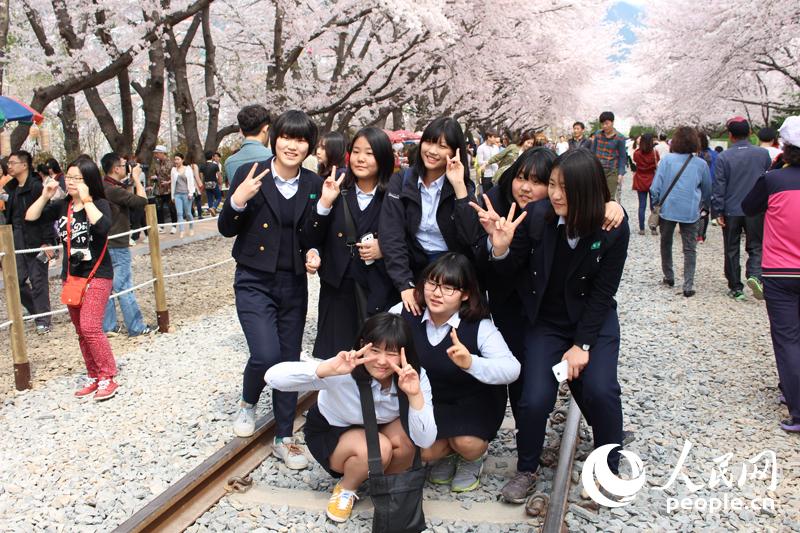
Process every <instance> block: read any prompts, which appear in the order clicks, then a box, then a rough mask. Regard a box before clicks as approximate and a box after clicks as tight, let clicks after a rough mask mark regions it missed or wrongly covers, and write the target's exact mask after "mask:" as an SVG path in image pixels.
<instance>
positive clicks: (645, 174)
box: [633, 133, 659, 235]
mask: <svg viewBox="0 0 800 533" xmlns="http://www.w3.org/2000/svg"><path fill="white" fill-rule="evenodd" d="M658 161H659V157H658V152H656V151H655V149H654V147H653V134H652V133H645V134H644V135H642V139H641V141H640V143H639V148H637V149H636V151H635V152H633V163H634V164H635V165H636V172H634V174H633V190H634V191H636V194H637V195H638V196H639V235H644V222H645V213H646V211H647V199H648V198H650V210H651V211H652V210H653V199H652V195H651V194H650V186H651V185H652V184H653V178H654V177H655V175H656V166H658ZM651 231H652V233H653V235H657V234H658V230H656V229H655V228H651Z"/></svg>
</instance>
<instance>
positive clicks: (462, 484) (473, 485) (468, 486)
mask: <svg viewBox="0 0 800 533" xmlns="http://www.w3.org/2000/svg"><path fill="white" fill-rule="evenodd" d="M482 470H483V457H478V458H477V459H475V460H474V461H466V460H464V458H463V457H459V458H458V465H457V466H456V473H455V475H454V476H453V482H452V484H451V485H450V490H451V491H452V492H469V491H471V490H475V489H477V488H478V487H480V485H481V471H482Z"/></svg>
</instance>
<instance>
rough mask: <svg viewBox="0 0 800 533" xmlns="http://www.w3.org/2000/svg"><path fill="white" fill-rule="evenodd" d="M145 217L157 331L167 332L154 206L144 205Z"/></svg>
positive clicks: (165, 304) (159, 246)
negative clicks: (154, 296)
mask: <svg viewBox="0 0 800 533" xmlns="http://www.w3.org/2000/svg"><path fill="white" fill-rule="evenodd" d="M145 216H146V217H147V225H148V226H149V227H150V228H149V230H148V232H147V233H148V240H149V244H150V266H151V267H152V268H153V277H154V278H155V279H156V281H155V283H154V284H153V291H154V292H155V295H156V320H158V331H159V332H161V333H167V332H168V331H169V310H168V309H167V295H166V292H165V291H164V270H163V269H162V268H161V241H160V239H159V234H158V217H157V216H156V206H155V205H153V204H148V205H147V206H146V207H145Z"/></svg>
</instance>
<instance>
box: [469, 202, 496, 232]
mask: <svg viewBox="0 0 800 533" xmlns="http://www.w3.org/2000/svg"><path fill="white" fill-rule="evenodd" d="M483 201H484V202H485V203H486V209H484V208H482V207H481V206H479V205H478V204H476V203H475V202H470V203H469V205H470V207H472V209H474V210H475V212H476V213H478V221H479V222H480V223H481V226H483V230H484V231H485V232H486V233H487V234H488V235H489V237H491V236H492V234H494V230H495V228H496V227H497V226H496V224H495V223H496V222H497V221H498V220H500V215H498V214H497V211H495V210H494V206H493V205H492V201H491V200H489V196H488V195H486V194H484V195H483Z"/></svg>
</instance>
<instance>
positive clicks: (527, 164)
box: [495, 146, 557, 211]
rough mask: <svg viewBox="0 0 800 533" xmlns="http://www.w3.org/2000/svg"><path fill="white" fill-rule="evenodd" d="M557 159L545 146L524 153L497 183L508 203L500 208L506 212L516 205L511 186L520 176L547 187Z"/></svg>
mask: <svg viewBox="0 0 800 533" xmlns="http://www.w3.org/2000/svg"><path fill="white" fill-rule="evenodd" d="M556 157H557V156H556V153H555V152H554V151H552V150H551V149H549V148H546V147H544V146H537V147H535V148H532V149H531V150H525V151H524V152H522V155H520V156H519V157H518V158H517V160H516V161H514V163H513V164H512V165H511V166H510V167H508V168H507V169H506V170H505V171H504V172H503V175H502V176H500V180H499V181H498V182H497V186H498V187H500V192H501V195H502V197H503V199H504V200H506V201H507V202H508V204H507V205H505V206H500V208H501V209H502V208H505V209H503V210H504V211H505V210H507V209H508V208H510V207H511V204H513V203H514V196H513V195H512V194H511V184H512V183H513V182H514V180H515V179H517V177H518V176H519V175H520V174H521V175H522V176H523V177H524V178H525V179H526V180H530V181H536V182H539V183H542V184H544V185H547V183H548V181H550V171H551V170H553V163H554V162H555V160H556ZM517 207H519V206H517ZM497 208H498V206H495V209H497Z"/></svg>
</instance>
